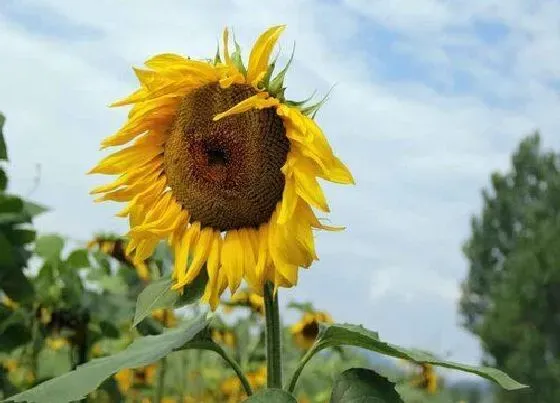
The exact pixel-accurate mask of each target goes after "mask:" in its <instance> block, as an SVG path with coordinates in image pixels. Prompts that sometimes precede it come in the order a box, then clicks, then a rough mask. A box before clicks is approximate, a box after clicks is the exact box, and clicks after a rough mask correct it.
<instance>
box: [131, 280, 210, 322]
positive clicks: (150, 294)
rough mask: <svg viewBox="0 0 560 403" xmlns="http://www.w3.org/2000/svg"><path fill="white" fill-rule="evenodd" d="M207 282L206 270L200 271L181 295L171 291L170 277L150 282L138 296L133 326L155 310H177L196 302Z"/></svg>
mask: <svg viewBox="0 0 560 403" xmlns="http://www.w3.org/2000/svg"><path fill="white" fill-rule="evenodd" d="M207 282H208V273H207V272H206V270H201V271H200V274H199V275H198V276H197V277H196V278H195V279H194V280H193V282H192V283H191V284H189V285H187V286H186V287H185V288H184V289H183V293H182V295H181V293H179V292H178V291H176V290H172V289H171V286H172V284H173V280H171V278H170V277H162V278H160V279H159V280H155V281H153V282H151V283H150V284H148V285H147V286H146V288H144V289H143V290H142V292H141V293H140V295H138V299H137V301H136V311H135V313H134V322H133V326H136V325H137V324H138V323H140V322H141V321H142V320H143V319H144V318H145V317H147V316H149V315H150V314H151V313H152V312H153V311H154V310H155V309H160V308H174V307H175V308H177V307H180V306H184V305H188V304H192V303H194V302H196V301H198V299H199V298H200V297H201V296H202V294H203V292H204V287H206V283H207Z"/></svg>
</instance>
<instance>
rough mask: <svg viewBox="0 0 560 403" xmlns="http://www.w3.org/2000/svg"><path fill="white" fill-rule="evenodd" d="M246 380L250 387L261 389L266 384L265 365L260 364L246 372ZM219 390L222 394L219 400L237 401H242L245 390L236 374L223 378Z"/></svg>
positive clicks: (232, 402)
mask: <svg viewBox="0 0 560 403" xmlns="http://www.w3.org/2000/svg"><path fill="white" fill-rule="evenodd" d="M246 375H247V381H249V384H250V385H251V388H252V389H253V390H254V391H256V390H259V389H262V388H263V387H265V385H266V366H261V367H259V368H257V369H256V370H254V371H249V372H247V374H246ZM220 392H221V393H222V395H223V399H222V400H221V401H225V402H228V403H229V402H231V403H237V402H240V401H243V399H244V398H246V396H245V391H244V390H243V386H242V385H241V382H240V381H239V378H237V377H236V376H233V377H230V378H227V379H225V380H224V381H223V382H222V383H221V385H220Z"/></svg>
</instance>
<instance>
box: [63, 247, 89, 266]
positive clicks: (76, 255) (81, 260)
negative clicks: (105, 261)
mask: <svg viewBox="0 0 560 403" xmlns="http://www.w3.org/2000/svg"><path fill="white" fill-rule="evenodd" d="M66 264H67V265H68V268H69V269H82V268H84V267H89V258H88V251H87V250H86V249H76V250H74V251H72V252H71V253H70V255H69V256H68V259H66Z"/></svg>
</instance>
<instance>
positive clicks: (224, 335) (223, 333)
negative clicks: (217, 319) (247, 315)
mask: <svg viewBox="0 0 560 403" xmlns="http://www.w3.org/2000/svg"><path fill="white" fill-rule="evenodd" d="M212 340H214V341H215V342H216V343H218V344H223V345H225V346H228V347H230V348H235V346H236V337H235V333H234V332H233V331H232V330H231V329H227V328H225V327H224V328H221V327H220V328H218V327H216V328H213V329H212Z"/></svg>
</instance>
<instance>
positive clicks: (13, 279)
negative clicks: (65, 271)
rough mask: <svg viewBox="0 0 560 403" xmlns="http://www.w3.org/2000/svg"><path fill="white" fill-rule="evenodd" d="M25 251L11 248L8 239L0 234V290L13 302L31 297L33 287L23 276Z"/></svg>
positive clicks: (25, 258)
mask: <svg viewBox="0 0 560 403" xmlns="http://www.w3.org/2000/svg"><path fill="white" fill-rule="evenodd" d="M25 254H26V251H25V250H24V249H23V248H22V247H19V246H18V247H15V248H14V247H13V245H12V244H11V243H10V241H9V240H8V238H7V237H6V236H5V235H4V234H3V233H0V289H2V290H3V291H4V292H5V293H6V294H7V295H8V296H9V297H10V298H11V299H13V300H15V301H18V302H19V301H24V300H28V299H30V298H31V297H32V295H33V286H32V285H31V283H30V282H29V280H28V279H27V277H25V275H24V274H23V271H22V270H23V267H24V266H25V264H26V262H27V256H26V255H25Z"/></svg>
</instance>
